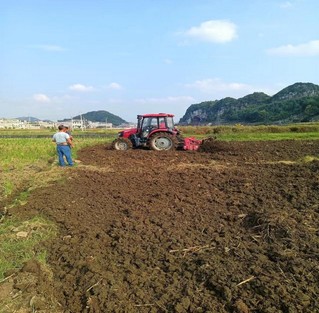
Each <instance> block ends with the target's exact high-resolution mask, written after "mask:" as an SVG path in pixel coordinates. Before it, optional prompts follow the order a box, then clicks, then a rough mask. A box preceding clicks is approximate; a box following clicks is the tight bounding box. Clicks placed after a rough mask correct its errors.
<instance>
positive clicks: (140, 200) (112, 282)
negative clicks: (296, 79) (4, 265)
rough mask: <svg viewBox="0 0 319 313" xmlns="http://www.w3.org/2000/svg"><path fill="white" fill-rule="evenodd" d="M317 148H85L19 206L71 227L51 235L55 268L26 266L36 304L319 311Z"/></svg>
mask: <svg viewBox="0 0 319 313" xmlns="http://www.w3.org/2000/svg"><path fill="white" fill-rule="evenodd" d="M309 156H312V157H317V158H318V157H319V141H276V142H242V143H238V142H232V143H225V142H218V141H211V142H207V143H206V145H205V146H204V147H203V148H202V149H201V151H197V152H196V151H174V152H154V151H149V150H131V151H113V150H109V149H107V147H106V146H103V145H101V146H95V147H89V148H86V149H84V150H82V151H81V152H80V153H79V159H80V160H81V163H80V165H79V166H78V167H76V168H72V169H66V170H65V177H66V179H65V180H64V181H63V182H61V183H60V184H57V185H55V186H54V187H51V188H45V189H38V190H36V191H35V192H34V193H33V194H32V196H31V198H30V200H29V202H28V204H27V205H26V206H23V207H21V208H16V209H15V210H16V212H14V213H15V214H26V215H30V216H32V215H34V214H39V213H41V214H42V215H44V216H45V217H47V218H49V219H51V220H52V221H54V222H55V223H56V224H57V225H58V226H59V230H60V232H59V236H58V237H57V238H55V239H54V240H52V241H51V242H47V243H45V245H46V246H47V248H48V250H49V259H48V263H49V265H50V266H51V268H52V272H53V275H51V276H50V275H47V276H45V275H44V274H43V273H42V274H39V273H40V272H41V270H39V267H37V266H36V264H33V266H32V262H31V263H29V264H26V268H24V269H23V270H22V272H23V273H33V274H37V275H38V277H39V279H38V282H37V284H34V288H33V289H31V291H30V288H29V289H24V290H25V292H28V290H29V296H30V297H31V296H33V298H32V299H33V302H34V303H33V305H32V309H33V310H36V312H66V313H71V312H72V313H78V312H85V313H93V312H94V313H100V312H101V313H104V312H218V313H222V312H239V313H247V312H273V313H278V312H289V313H290V312H291V313H292V312H309V313H310V312H311V313H313V312H319V300H318V295H319V237H318V236H319V162H318V161H316V160H311V158H310V157H309ZM306 161H308V162H306ZM30 268H31V269H30ZM49 276H50V277H49ZM35 294H36V295H37V298H34V295H35ZM32 299H31V300H32ZM53 299H55V300H53ZM35 300H37V301H35ZM23 312H27V311H23ZM30 312H34V311H31V309H30Z"/></svg>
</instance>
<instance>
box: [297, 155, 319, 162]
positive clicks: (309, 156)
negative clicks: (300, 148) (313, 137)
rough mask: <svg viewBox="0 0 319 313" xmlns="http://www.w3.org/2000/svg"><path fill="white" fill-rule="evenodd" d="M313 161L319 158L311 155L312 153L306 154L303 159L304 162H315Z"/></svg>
mask: <svg viewBox="0 0 319 313" xmlns="http://www.w3.org/2000/svg"><path fill="white" fill-rule="evenodd" d="M313 161H319V158H317V157H314V156H311V155H306V156H305V157H304V158H302V160H301V162H302V163H310V162H313Z"/></svg>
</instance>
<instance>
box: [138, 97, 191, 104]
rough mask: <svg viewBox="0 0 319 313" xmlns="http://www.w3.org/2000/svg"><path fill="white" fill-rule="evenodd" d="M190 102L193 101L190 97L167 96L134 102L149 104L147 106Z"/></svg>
mask: <svg viewBox="0 0 319 313" xmlns="http://www.w3.org/2000/svg"><path fill="white" fill-rule="evenodd" d="M192 101H195V99H194V98H193V97H190V96H176V97H173V96H169V97H164V98H142V99H136V100H135V101H134V102H136V103H140V104H149V105H154V104H155V105H157V104H159V105H163V104H166V105H172V104H185V103H190V102H192Z"/></svg>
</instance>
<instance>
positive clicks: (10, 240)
mask: <svg viewBox="0 0 319 313" xmlns="http://www.w3.org/2000/svg"><path fill="white" fill-rule="evenodd" d="M56 234H57V228H56V226H55V225H54V224H53V223H51V222H50V221H48V220H46V219H44V218H42V217H40V216H37V217H34V218H32V219H30V220H27V221H18V220H16V219H14V218H5V219H4V220H3V221H2V223H1V224H0V280H1V279H3V278H4V273H5V272H6V271H8V270H10V269H19V268H21V266H22V264H23V263H24V262H26V261H27V260H30V259H36V260H38V261H39V262H41V263H43V264H45V263H46V251H45V250H44V248H43V247H40V245H39V243H41V242H42V241H44V240H46V239H49V238H53V237H54V236H56ZM35 247H37V250H36V251H35Z"/></svg>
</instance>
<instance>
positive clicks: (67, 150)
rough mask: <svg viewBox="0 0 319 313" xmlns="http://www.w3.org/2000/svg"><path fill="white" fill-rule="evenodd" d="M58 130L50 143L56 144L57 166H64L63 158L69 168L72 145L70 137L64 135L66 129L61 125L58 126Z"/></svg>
mask: <svg viewBox="0 0 319 313" xmlns="http://www.w3.org/2000/svg"><path fill="white" fill-rule="evenodd" d="M58 129H59V131H58V132H57V133H55V134H54V135H53V138H52V141H53V142H55V143H56V150H57V153H58V157H59V164H60V166H65V162H64V157H65V158H66V160H67V162H68V164H69V166H73V161H72V156H71V147H73V143H72V141H71V139H70V135H69V134H67V133H66V128H65V127H64V126H63V125H60V126H59V127H58Z"/></svg>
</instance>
